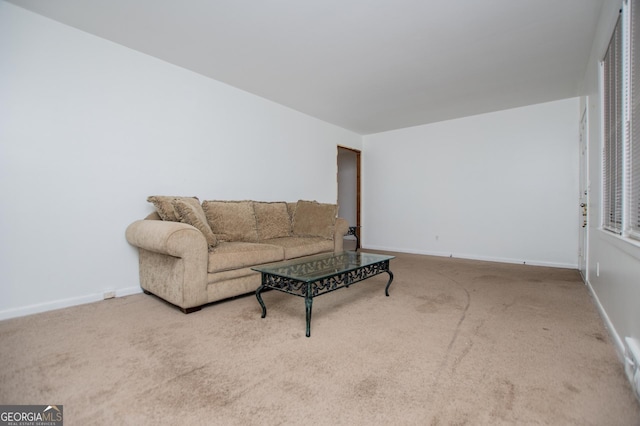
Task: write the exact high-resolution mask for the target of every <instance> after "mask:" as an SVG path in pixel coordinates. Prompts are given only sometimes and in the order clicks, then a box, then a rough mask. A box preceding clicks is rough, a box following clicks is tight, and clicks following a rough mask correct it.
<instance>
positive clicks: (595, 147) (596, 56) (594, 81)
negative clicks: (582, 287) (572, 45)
mask: <svg viewBox="0 0 640 426" xmlns="http://www.w3.org/2000/svg"><path fill="white" fill-rule="evenodd" d="M621 7H622V1H621V0H607V1H606V2H605V3H604V5H603V9H602V11H603V12H602V16H601V17H600V21H599V23H598V32H597V35H596V39H595V41H594V44H593V48H592V51H591V59H590V60H589V64H588V69H587V72H586V75H585V81H584V86H585V87H584V91H585V93H587V94H588V104H587V106H588V117H589V123H588V124H589V130H588V135H589V149H588V150H589V170H588V176H589V183H590V185H589V229H588V247H589V251H588V259H587V268H588V270H587V281H588V284H589V285H590V287H591V289H592V291H593V293H594V295H595V298H596V302H597V303H598V305H599V308H600V310H601V312H602V314H603V316H604V318H605V321H606V323H607V326H608V328H609V330H610V331H611V334H612V335H613V337H614V340H615V343H616V345H617V349H618V352H619V355H620V356H622V355H623V354H624V351H625V347H624V338H625V337H632V338H635V339H637V340H639V341H640V243H638V242H636V241H632V240H629V239H624V238H621V237H618V236H615V235H612V234H611V233H610V232H607V231H604V230H602V214H601V212H602V202H601V200H602V147H603V138H602V126H601V123H602V122H601V115H602V110H601V105H602V99H601V96H600V93H601V90H600V85H599V78H600V77H599V73H600V65H599V62H600V61H601V59H602V58H603V57H604V54H605V52H606V49H607V45H608V43H609V40H610V39H611V34H612V33H613V28H614V25H615V22H616V20H617V18H618V11H619V10H620V8H621ZM598 272H599V273H598Z"/></svg>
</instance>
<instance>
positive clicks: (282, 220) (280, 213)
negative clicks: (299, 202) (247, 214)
mask: <svg viewBox="0 0 640 426" xmlns="http://www.w3.org/2000/svg"><path fill="white" fill-rule="evenodd" d="M253 210H254V211H255V214H256V226H257V229H258V238H259V239H260V240H268V239H271V238H281V237H289V236H291V219H290V218H289V212H288V211H287V204H286V203H282V202H276V203H265V202H258V201H254V203H253Z"/></svg>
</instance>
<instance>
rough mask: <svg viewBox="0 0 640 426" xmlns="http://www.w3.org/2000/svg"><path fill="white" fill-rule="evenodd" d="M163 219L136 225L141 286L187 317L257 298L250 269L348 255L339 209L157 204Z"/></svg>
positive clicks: (188, 201)
mask: <svg viewBox="0 0 640 426" xmlns="http://www.w3.org/2000/svg"><path fill="white" fill-rule="evenodd" d="M148 201H149V202H152V203H153V204H154V206H155V207H156V212H154V213H152V214H150V215H149V216H147V217H146V218H145V219H143V220H137V221H135V222H133V223H132V224H131V225H129V227H128V228H127V230H126V238H127V241H128V242H129V243H130V244H132V245H133V246H135V247H138V249H139V266H140V286H141V287H142V289H143V290H144V292H145V293H147V294H154V295H156V296H158V297H160V298H162V299H164V300H166V301H167V302H169V303H172V304H174V305H176V306H178V307H179V308H180V309H181V310H182V311H183V312H185V313H189V312H193V311H197V310H200V308H201V307H202V305H205V304H208V303H211V302H215V301H218V300H223V299H227V298H230V297H233V296H238V295H242V294H246V293H249V292H253V291H255V290H256V289H257V288H258V287H259V286H260V274H259V273H257V272H255V271H253V270H251V267H253V266H256V265H260V264H265V263H271V262H276V261H281V260H286V259H293V258H299V257H303V256H309V255H313V254H318V253H323V252H332V251H333V252H340V251H342V250H343V245H342V243H343V236H344V235H345V234H346V233H347V230H348V224H347V221H346V220H344V219H342V218H338V217H337V216H336V215H337V206H336V205H335V204H321V203H318V202H315V201H304V200H300V201H298V202H295V203H285V202H258V201H203V202H202V204H201V203H200V201H199V200H198V198H196V197H166V196H152V197H149V198H148Z"/></svg>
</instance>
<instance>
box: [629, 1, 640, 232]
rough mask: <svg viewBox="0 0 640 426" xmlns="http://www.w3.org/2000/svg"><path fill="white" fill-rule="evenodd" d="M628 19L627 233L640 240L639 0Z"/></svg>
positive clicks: (635, 2) (632, 3) (633, 6)
mask: <svg viewBox="0 0 640 426" xmlns="http://www.w3.org/2000/svg"><path fill="white" fill-rule="evenodd" d="M630 12H631V13H630V19H629V30H630V31H629V33H630V43H629V56H630V61H629V62H630V70H629V86H630V88H629V94H630V100H629V112H630V114H629V115H630V117H629V127H628V128H629V156H628V157H629V199H630V205H629V227H628V231H629V235H630V236H632V237H635V238H639V239H640V1H639V0H634V1H632V2H631V4H630Z"/></svg>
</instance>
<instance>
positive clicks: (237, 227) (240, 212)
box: [202, 201, 258, 242]
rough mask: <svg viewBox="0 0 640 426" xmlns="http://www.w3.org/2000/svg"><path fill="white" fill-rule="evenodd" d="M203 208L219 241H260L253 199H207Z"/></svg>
mask: <svg viewBox="0 0 640 426" xmlns="http://www.w3.org/2000/svg"><path fill="white" fill-rule="evenodd" d="M202 209H203V210H204V214H205V216H206V217H207V221H208V222H209V226H210V227H211V230H212V231H213V233H214V234H215V235H216V238H217V239H218V241H246V242H256V241H258V231H257V228H256V216H255V213H254V210H253V202H252V201H205V202H203V203H202Z"/></svg>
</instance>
